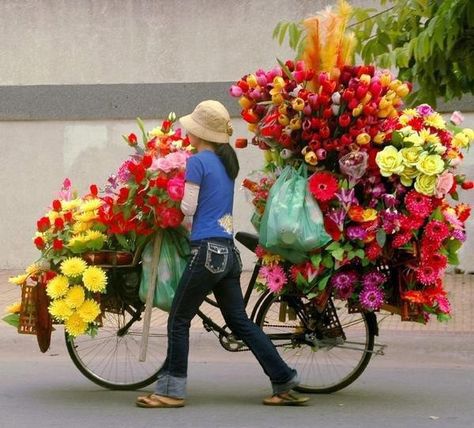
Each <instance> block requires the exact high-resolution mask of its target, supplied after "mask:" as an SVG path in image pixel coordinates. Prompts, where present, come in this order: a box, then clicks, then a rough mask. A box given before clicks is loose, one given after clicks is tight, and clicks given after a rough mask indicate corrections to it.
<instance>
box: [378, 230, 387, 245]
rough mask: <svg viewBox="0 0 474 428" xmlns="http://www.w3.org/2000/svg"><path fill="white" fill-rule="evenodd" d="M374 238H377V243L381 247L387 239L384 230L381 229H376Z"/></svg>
mask: <svg viewBox="0 0 474 428" xmlns="http://www.w3.org/2000/svg"><path fill="white" fill-rule="evenodd" d="M375 238H376V239H377V244H379V246H380V247H383V246H384V245H385V242H386V240H387V234H386V233H385V230H383V229H379V230H377V233H376V235H375Z"/></svg>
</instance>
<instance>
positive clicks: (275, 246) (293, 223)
mask: <svg viewBox="0 0 474 428" xmlns="http://www.w3.org/2000/svg"><path fill="white" fill-rule="evenodd" d="M330 239H331V238H330V236H329V235H328V234H327V233H326V230H325V228H324V222H323V215H322V213H321V209H320V208H319V206H318V204H317V202H316V200H315V199H314V198H313V196H312V195H311V193H310V192H309V189H308V179H307V170H306V166H305V165H304V164H303V165H302V166H301V167H300V168H299V169H298V170H295V169H294V168H293V167H291V166H290V165H288V166H287V167H286V168H285V169H284V170H283V171H282V173H281V174H280V176H279V177H278V179H277V181H276V182H275V184H274V185H273V186H272V188H271V189H270V194H269V196H268V200H267V204H266V207H265V212H264V214H263V217H262V221H261V224H260V244H261V245H263V246H264V247H265V248H267V249H268V250H269V251H271V252H274V253H276V254H280V255H281V256H282V257H284V258H285V259H287V260H289V261H291V262H292V263H300V262H302V261H303V260H305V259H306V258H307V253H308V252H309V251H311V250H314V249H316V248H320V247H322V246H323V245H325V244H327V243H328V242H329V241H330Z"/></svg>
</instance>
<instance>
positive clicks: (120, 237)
mask: <svg viewBox="0 0 474 428" xmlns="http://www.w3.org/2000/svg"><path fill="white" fill-rule="evenodd" d="M115 238H116V239H117V241H118V243H119V245H120V246H121V247H122V248H123V249H125V250H131V248H130V244H129V242H128V240H127V238H125V236H123V235H119V234H116V235H115Z"/></svg>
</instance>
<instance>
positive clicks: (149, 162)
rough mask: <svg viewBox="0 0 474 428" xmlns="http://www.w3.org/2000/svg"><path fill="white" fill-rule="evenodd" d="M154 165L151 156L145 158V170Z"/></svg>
mask: <svg viewBox="0 0 474 428" xmlns="http://www.w3.org/2000/svg"><path fill="white" fill-rule="evenodd" d="M152 163H153V158H152V157H151V156H150V155H145V156H143V159H142V165H143V168H145V169H148V168H150V166H151V164H152ZM137 181H138V180H137ZM140 181H141V180H140Z"/></svg>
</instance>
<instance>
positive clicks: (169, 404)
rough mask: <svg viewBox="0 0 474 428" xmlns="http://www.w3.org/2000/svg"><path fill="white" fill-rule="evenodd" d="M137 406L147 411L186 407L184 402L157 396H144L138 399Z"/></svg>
mask: <svg viewBox="0 0 474 428" xmlns="http://www.w3.org/2000/svg"><path fill="white" fill-rule="evenodd" d="M135 404H136V405H137V406H138V407H144V408H147V409H171V408H176V407H184V400H180V399H177V398H171V397H163V396H161V395H156V394H148V395H142V396H140V397H138V398H137V401H135Z"/></svg>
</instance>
